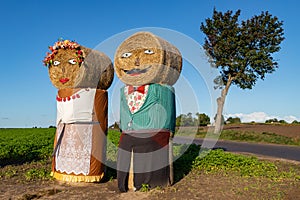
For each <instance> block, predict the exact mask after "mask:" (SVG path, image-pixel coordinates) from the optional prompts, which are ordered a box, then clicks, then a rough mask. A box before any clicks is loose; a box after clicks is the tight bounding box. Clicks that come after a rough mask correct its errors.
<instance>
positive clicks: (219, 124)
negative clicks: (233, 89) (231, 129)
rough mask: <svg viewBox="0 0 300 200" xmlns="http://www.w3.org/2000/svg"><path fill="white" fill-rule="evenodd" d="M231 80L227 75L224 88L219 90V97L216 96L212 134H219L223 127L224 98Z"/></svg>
mask: <svg viewBox="0 0 300 200" xmlns="http://www.w3.org/2000/svg"><path fill="white" fill-rule="evenodd" d="M232 80H233V79H232V78H231V77H229V79H228V81H227V83H226V86H225V88H224V89H223V90H222V92H221V96H220V97H219V98H217V105H218V109H217V116H216V119H215V130H214V134H220V133H221V131H222V129H223V123H224V122H223V121H222V114H223V108H224V104H225V99H226V96H227V93H228V90H229V87H230V85H231V82H232Z"/></svg>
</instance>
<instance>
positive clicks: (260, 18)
mask: <svg viewBox="0 0 300 200" xmlns="http://www.w3.org/2000/svg"><path fill="white" fill-rule="evenodd" d="M240 13H241V11H240V10H238V11H236V13H235V14H233V12H232V11H227V12H226V13H224V14H223V13H222V12H218V11H216V9H214V11H213V16H212V18H211V19H210V18H208V19H206V20H205V24H204V23H201V26H200V30H201V31H202V32H203V33H204V34H205V35H206V37H205V43H204V45H203V48H204V49H205V50H206V52H207V54H208V55H209V56H210V59H209V62H210V63H211V64H212V66H214V67H216V68H218V69H219V70H220V74H221V75H220V76H219V77H216V79H215V81H214V82H215V84H216V87H218V88H220V89H222V90H221V96H220V97H219V98H218V99H217V104H218V109H217V117H216V122H215V124H216V125H215V130H214V132H215V133H219V132H220V131H221V127H222V123H221V120H222V113H223V107H224V103H225V99H226V96H227V94H228V91H229V88H230V86H231V85H236V86H237V87H239V88H241V89H252V87H253V86H254V85H255V84H256V81H257V80H258V79H262V80H263V79H264V78H265V75H266V74H267V73H272V72H274V71H275V69H276V68H277V67H278V63H277V62H276V61H275V60H274V58H273V57H272V53H275V52H278V51H279V50H280V46H279V45H280V43H281V42H282V41H283V40H284V37H283V34H284V33H283V28H282V25H283V22H282V21H279V20H278V18H277V17H275V16H274V17H273V16H272V15H271V14H269V12H262V13H261V14H260V15H255V16H254V17H252V18H251V19H248V20H246V21H241V22H240V23H239V21H238V18H239V15H240Z"/></svg>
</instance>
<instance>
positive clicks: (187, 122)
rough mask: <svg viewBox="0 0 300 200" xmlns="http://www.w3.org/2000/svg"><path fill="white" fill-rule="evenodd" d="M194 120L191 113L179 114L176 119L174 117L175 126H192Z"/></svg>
mask: <svg viewBox="0 0 300 200" xmlns="http://www.w3.org/2000/svg"><path fill="white" fill-rule="evenodd" d="M194 124H195V119H194V118H193V115H192V113H188V114H186V115H185V114H181V115H179V116H178V117H176V126H177V127H179V126H194Z"/></svg>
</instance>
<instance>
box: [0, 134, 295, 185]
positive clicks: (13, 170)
mask: <svg viewBox="0 0 300 200" xmlns="http://www.w3.org/2000/svg"><path fill="white" fill-rule="evenodd" d="M54 132H55V130H54V129H9V130H7V129H0V138H1V139H0V144H1V146H0V152H1V154H0V161H1V164H2V167H1V168H0V180H1V178H12V177H15V176H19V175H20V174H22V176H23V177H24V178H25V180H27V181H33V180H49V179H51V177H50V176H49V174H50V170H51V153H52V150H53V138H54ZM224 133H225V134H224V135H223V138H231V139H237V138H245V139H249V138H250V139H252V140H255V141H257V140H258V139H257V138H255V137H254V136H251V133H246V136H245V135H243V134H239V133H235V132H234V131H224ZM222 134H223V133H222ZM256 135H257V134H256ZM260 135H261V137H260V140H261V138H265V140H264V141H273V140H280V141H282V142H285V143H288V142H289V140H284V139H280V138H281V137H279V138H278V136H277V135H274V134H266V133H264V134H260ZM119 137H120V133H119V132H118V131H116V130H109V132H108V145H107V160H108V161H107V162H108V164H109V166H111V167H108V169H107V174H106V176H107V179H108V180H112V179H115V178H116V170H115V168H114V167H113V166H115V164H116V157H117V146H118V141H119ZM266 138H270V139H268V140H267V139H266ZM12 146H14V149H12ZM199 150H200V146H197V145H194V144H192V145H190V146H188V145H176V144H174V146H173V151H174V157H175V159H174V160H175V162H174V175H175V177H174V179H175V182H178V181H180V180H181V179H182V178H183V177H185V176H186V175H187V174H189V173H190V171H191V170H197V171H201V172H204V173H220V172H222V173H224V174H226V173H231V172H232V173H238V174H239V175H240V176H244V177H267V178H272V179H274V180H278V179H285V178H289V179H295V180H297V181H298V180H300V170H299V169H298V168H294V167H293V166H291V167H289V168H287V169H285V170H279V168H278V167H277V165H276V164H275V163H272V162H267V161H260V160H258V159H257V158H255V157H249V156H243V155H236V154H232V153H228V152H224V151H223V150H220V149H218V150H211V151H209V150H206V151H202V152H201V153H200V154H199ZM18 162H19V163H18ZM3 163H5V164H3ZM10 163H12V164H14V165H17V166H18V165H20V164H23V165H24V166H25V167H24V168H23V169H22V170H18V167H15V166H14V165H10ZM26 166H28V167H26ZM145 190H146V186H145Z"/></svg>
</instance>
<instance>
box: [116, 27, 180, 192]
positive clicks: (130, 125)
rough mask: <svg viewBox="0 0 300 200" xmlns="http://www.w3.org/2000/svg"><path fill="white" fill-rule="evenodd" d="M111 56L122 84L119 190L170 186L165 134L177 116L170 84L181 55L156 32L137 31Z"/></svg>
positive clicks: (118, 162) (177, 68) (170, 132)
mask: <svg viewBox="0 0 300 200" xmlns="http://www.w3.org/2000/svg"><path fill="white" fill-rule="evenodd" d="M114 59H115V63H114V66H115V71H116V74H117V76H118V77H119V79H120V80H121V81H122V82H124V83H125V84H126V86H124V87H123V88H121V102H120V104H121V107H120V128H121V131H122V134H121V138H120V142H119V150H118V159H117V178H118V187H119V190H120V191H122V192H126V191H127V190H128V189H134V190H139V189H140V188H141V187H142V185H143V184H147V185H148V186H149V187H150V188H153V187H156V186H166V185H169V184H170V182H171V181H170V174H172V169H170V165H171V163H170V160H169V139H170V137H171V136H172V134H173V133H174V131H175V120H176V115H175V114H176V113H175V95H174V88H173V87H172V85H173V84H174V83H175V82H176V81H177V79H178V77H179V75H180V72H181V67H182V58H181V54H180V52H179V51H178V49H177V48H176V47H174V46H173V45H171V44H170V43H168V42H167V41H165V40H163V39H161V38H159V37H157V36H156V35H154V34H152V33H150V32H138V33H136V34H134V35H132V36H131V37H129V38H127V39H126V40H125V41H124V42H123V43H122V44H121V45H120V46H119V47H118V49H117V51H116V53H115V58H114ZM171 156H172V155H171ZM170 170H171V171H170Z"/></svg>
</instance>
